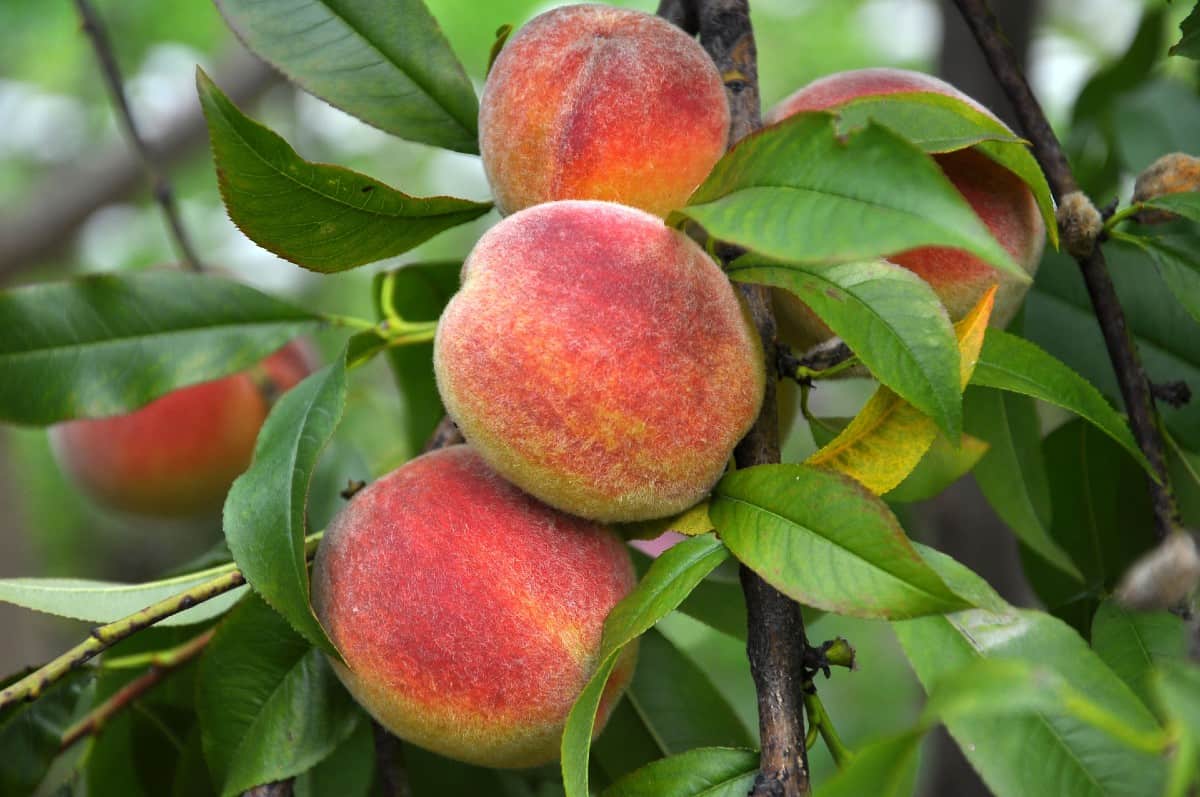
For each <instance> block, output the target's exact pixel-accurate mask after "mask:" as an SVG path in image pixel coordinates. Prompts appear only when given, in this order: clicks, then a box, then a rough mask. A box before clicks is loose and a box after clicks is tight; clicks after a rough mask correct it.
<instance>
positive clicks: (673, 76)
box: [479, 5, 729, 216]
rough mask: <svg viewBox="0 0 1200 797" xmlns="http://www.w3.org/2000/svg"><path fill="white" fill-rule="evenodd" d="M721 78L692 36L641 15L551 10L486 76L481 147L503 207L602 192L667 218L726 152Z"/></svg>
mask: <svg viewBox="0 0 1200 797" xmlns="http://www.w3.org/2000/svg"><path fill="white" fill-rule="evenodd" d="M728 135H729V106H728V103H727V101H726V99H725V90H724V86H723V84H722V82H721V76H720V75H719V74H718V73H717V69H716V67H715V66H714V65H713V62H712V60H711V59H710V58H709V57H708V55H707V54H706V53H705V52H704V50H703V48H701V47H700V45H699V43H697V42H696V40H695V39H693V38H692V37H690V36H688V35H687V34H686V33H684V32H683V31H681V30H680V29H678V28H676V27H675V26H674V25H671V24H670V23H668V22H666V21H665V20H663V19H661V18H659V17H656V16H653V15H651V14H646V13H644V12H641V11H632V10H629V9H623V8H612V7H607V6H599V5H575V6H566V7H563V8H556V9H553V10H551V11H547V12H546V13H544V14H542V15H540V16H538V17H536V18H535V19H533V20H532V21H531V22H529V24H527V25H526V26H525V27H523V28H522V29H521V30H520V31H519V32H518V33H517V34H516V35H515V36H513V37H512V39H511V40H509V41H508V42H507V44H506V45H505V47H504V49H503V50H502V51H501V52H500V55H499V57H497V59H496V62H495V63H494V64H493V66H492V70H491V72H490V73H489V74H488V79H487V84H486V86H485V87H484V92H483V98H482V100H481V104H480V111H479V146H480V151H481V154H482V156H483V165H484V169H485V170H486V172H487V176H488V181H489V182H490V183H491V186H492V192H493V193H494V194H495V198H496V204H497V206H498V207H499V209H500V212H501V213H506V214H507V213H513V212H515V211H518V210H520V209H522V208H526V207H529V206H531V205H536V204H539V203H541V202H549V201H552V200H557V199H602V200H610V201H614V202H621V203H623V204H626V205H631V206H633V207H638V208H641V209H643V210H647V211H649V212H651V213H655V214H657V215H659V216H665V215H666V214H667V213H668V212H669V211H671V210H673V209H675V208H678V207H682V206H683V204H684V203H685V201H686V200H687V198H688V196H689V195H690V194H691V193H692V191H694V190H695V189H696V187H697V186H698V185H699V184H700V183H701V182H702V181H703V180H704V178H705V177H706V176H708V173H709V171H710V170H711V169H712V167H713V165H714V164H715V163H716V162H717V160H718V159H720V157H721V155H722V154H723V153H724V151H725V144H726V140H727V138H728Z"/></svg>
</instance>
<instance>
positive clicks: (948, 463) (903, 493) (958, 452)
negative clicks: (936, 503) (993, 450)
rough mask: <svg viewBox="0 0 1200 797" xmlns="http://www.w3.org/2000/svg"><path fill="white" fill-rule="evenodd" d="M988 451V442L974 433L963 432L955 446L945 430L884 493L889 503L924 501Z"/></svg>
mask: <svg viewBox="0 0 1200 797" xmlns="http://www.w3.org/2000/svg"><path fill="white" fill-rule="evenodd" d="M987 451H988V444H987V443H985V442H984V441H982V440H980V439H979V438H977V437H972V436H970V435H963V436H962V437H961V438H959V444H958V446H954V445H951V443H950V440H949V439H948V438H947V437H946V436H945V435H944V434H939V435H938V436H937V437H935V438H934V439H933V444H932V445H931V446H930V447H929V451H927V452H926V453H925V456H924V457H922V458H921V462H920V463H919V464H918V465H917V468H916V470H914V471H913V472H912V473H910V474H908V476H907V477H906V478H905V479H904V481H902V482H900V484H899V486H897V487H896V488H895V489H894V490H890V491H888V492H887V493H886V496H887V500H888V503H891V502H893V501H895V502H899V503H912V502H915V501H925V500H927V499H930V498H933V497H934V496H935V495H939V494H940V493H941V492H942V491H944V490H945V489H946V488H947V487H949V486H950V485H952V484H954V483H955V482H956V481H958V480H959V479H961V478H962V477H963V476H965V475H967V473H969V472H970V471H971V469H972V468H974V467H975V466H976V465H978V464H979V460H981V459H983V456H984V455H985V454H987Z"/></svg>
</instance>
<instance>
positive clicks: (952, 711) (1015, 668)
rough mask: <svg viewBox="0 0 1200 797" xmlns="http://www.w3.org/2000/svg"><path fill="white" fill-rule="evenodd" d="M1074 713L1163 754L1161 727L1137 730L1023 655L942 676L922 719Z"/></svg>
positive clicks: (1123, 741) (1164, 738) (1124, 740)
mask: <svg viewBox="0 0 1200 797" xmlns="http://www.w3.org/2000/svg"><path fill="white" fill-rule="evenodd" d="M1044 715H1052V716H1061V717H1071V718H1074V719H1077V720H1079V721H1080V722H1082V723H1084V724H1086V725H1088V726H1089V727H1091V728H1095V729H1096V730H1099V731H1101V732H1103V733H1104V734H1106V735H1107V736H1109V737H1111V738H1112V739H1114V740H1115V741H1118V742H1120V743H1121V744H1123V745H1125V746H1126V747H1129V748H1131V749H1134V750H1140V751H1142V752H1146V753H1150V754H1152V755H1153V754H1159V753H1162V752H1165V751H1166V749H1167V747H1168V745H1169V742H1170V740H1169V738H1168V736H1167V734H1166V733H1164V732H1163V731H1162V729H1157V730H1156V731H1155V732H1148V731H1147V730H1146V729H1145V728H1138V729H1137V730H1133V729H1131V728H1129V727H1128V725H1126V719H1127V718H1126V717H1125V716H1118V715H1117V714H1114V713H1113V712H1112V711H1111V710H1110V709H1109V708H1108V707H1107V706H1104V705H1101V704H1100V703H1098V702H1096V701H1094V700H1093V699H1092V698H1091V696H1090V695H1087V694H1085V693H1083V692H1081V691H1079V690H1078V689H1076V688H1075V687H1074V686H1072V685H1071V683H1070V681H1068V680H1067V678H1066V677H1064V676H1063V674H1062V673H1059V672H1057V671H1055V670H1053V669H1051V668H1049V667H1044V666H1041V665H1039V664H1036V663H1034V662H1032V661H1026V660H1022V659H986V658H983V659H976V660H974V661H970V662H968V663H967V664H966V665H964V666H963V667H962V669H960V670H955V671H953V672H950V673H947V674H945V675H943V676H941V677H940V678H939V679H938V681H937V685H936V687H934V689H933V690H932V691H931V692H930V695H929V701H928V702H927V703H926V704H925V711H924V712H923V714H922V722H923V723H924V724H926V725H932V724H934V723H936V722H939V721H940V722H945V723H952V722H954V721H955V720H962V719H978V718H984V717H1021V716H1026V717H1038V716H1044Z"/></svg>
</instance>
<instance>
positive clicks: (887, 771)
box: [816, 732, 923, 797]
mask: <svg viewBox="0 0 1200 797" xmlns="http://www.w3.org/2000/svg"><path fill="white" fill-rule="evenodd" d="M922 735H923V734H921V733H918V732H909V733H904V734H900V735H898V736H892V737H888V738H886V739H880V740H879V741H876V742H873V743H871V744H868V745H866V746H864V747H862V748H861V749H859V750H856V751H855V753H854V758H852V759H850V763H849V764H848V765H847V766H846V767H845V768H844V769H842V770H840V771H839V772H838V773H837V774H835V775H834V776H833V777H832V778H830V779H829V780H828V781H826V782H825V783H822V784H821V785H820V786H819V787H817V790H816V797H862V796H863V795H868V794H869V795H871V797H906V795H909V794H912V788H913V781H914V780H915V778H916V774H917V766H916V765H917V755H916V753H917V749H918V748H919V747H920V744H921V737H922Z"/></svg>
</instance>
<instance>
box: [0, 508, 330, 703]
mask: <svg viewBox="0 0 1200 797" xmlns="http://www.w3.org/2000/svg"><path fill="white" fill-rule="evenodd" d="M323 535H324V532H317V533H316V534H310V535H309V536H307V537H305V539H304V553H305V556H306V557H311V556H312V555H313V554H314V553H316V550H317V543H318V542H319V541H320V539H321V537H322V536H323ZM245 583H246V579H245V577H244V576H243V575H242V571H240V570H231V571H230V572H228V573H223V574H221V575H219V576H216V577H214V578H211V579H209V580H208V581H205V582H203V583H202V584H197V585H196V586H194V587H192V588H191V589H187V590H184V591H183V592H179V593H177V594H175V595H171V596H170V597H168V598H163V599H162V600H160V601H158V602H156V603H152V604H150V605H149V606H147V607H146V608H144V609H142V610H140V611H137V612H134V613H133V614H131V615H129V616H127V617H122V618H121V619H120V620H116V621H114V622H111V623H107V624H106V625H102V626H98V627H97V628H93V629H92V632H91V634H90V635H89V636H88V638H87V639H85V640H83V641H82V642H80V643H79V644H78V645H76V646H75V647H73V648H71V649H70V650H68V651H67V652H66V653H64V654H62V655H61V656H58V657H57V658H55V659H53V660H51V661H50V662H49V663H47V664H45V665H43V666H42V667H39V668H38V669H36V670H34V671H33V672H31V673H30V674H29V675H27V676H25V677H24V678H22V679H21V680H19V681H17V682H16V683H15V684H13V685H12V686H9V687H7V688H6V689H4V691H2V692H0V710H3V709H5V708H7V707H8V706H11V705H13V704H15V703H17V702H19V701H21V700H37V699H38V698H39V697H41V696H42V693H43V692H45V691H46V689H47V688H48V687H49V686H51V685H52V684H54V683H55V682H57V681H58V680H60V679H61V678H62V677H63V676H65V675H66V674H67V673H69V672H71V671H72V670H74V669H75V668H77V667H80V666H82V665H83V664H84V663H85V662H87V661H89V660H90V659H91V658H92V657H94V656H95V655H96V654H97V653H101V652H103V651H105V650H108V649H109V648H111V647H112V646H113V645H115V644H117V643H118V642H120V641H122V640H124V639H127V638H129V637H131V636H133V635H134V634H136V633H137V632H138V631H141V630H143V629H145V628H149V627H150V626H152V625H154V624H155V623H157V622H159V621H161V620H165V619H166V618H168V617H171V616H172V615H176V614H179V613H180V612H183V611H187V610H188V609H190V608H192V607H193V606H196V605H199V604H201V603H204V601H207V600H211V599H212V598H215V597H217V596H218V595H224V594H225V593H226V592H229V591H230V590H233V589H237V588H238V587H240V586H242V585H243V584H245Z"/></svg>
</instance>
